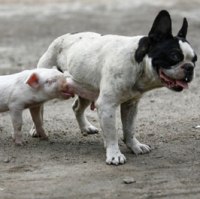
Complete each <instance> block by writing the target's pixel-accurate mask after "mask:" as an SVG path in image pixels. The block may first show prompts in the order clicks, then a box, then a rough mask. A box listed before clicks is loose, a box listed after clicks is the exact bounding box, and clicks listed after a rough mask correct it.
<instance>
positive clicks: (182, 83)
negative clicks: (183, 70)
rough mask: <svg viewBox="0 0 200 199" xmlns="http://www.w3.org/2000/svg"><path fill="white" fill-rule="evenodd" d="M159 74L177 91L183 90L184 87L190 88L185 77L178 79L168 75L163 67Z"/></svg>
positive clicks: (163, 81)
mask: <svg viewBox="0 0 200 199" xmlns="http://www.w3.org/2000/svg"><path fill="white" fill-rule="evenodd" d="M159 76H160V79H161V81H162V83H163V84H164V86H166V87H167V88H170V89H173V90H175V91H182V90H183V89H186V88H188V83H187V82H186V80H185V79H182V80H178V79H172V78H170V77H168V76H167V75H166V74H165V73H164V72H163V71H162V70H161V69H160V70H159Z"/></svg>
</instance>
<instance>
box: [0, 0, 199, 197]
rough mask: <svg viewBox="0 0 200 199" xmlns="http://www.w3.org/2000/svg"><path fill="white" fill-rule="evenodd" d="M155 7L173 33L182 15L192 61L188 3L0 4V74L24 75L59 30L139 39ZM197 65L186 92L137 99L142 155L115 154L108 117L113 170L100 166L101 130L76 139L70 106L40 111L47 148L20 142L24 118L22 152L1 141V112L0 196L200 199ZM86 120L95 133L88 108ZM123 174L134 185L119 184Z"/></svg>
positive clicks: (4, 124) (194, 29) (7, 126)
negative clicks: (117, 157)
mask: <svg viewBox="0 0 200 199" xmlns="http://www.w3.org/2000/svg"><path fill="white" fill-rule="evenodd" d="M24 2H25V3H24ZM55 2H56V3H55ZM161 9H167V10H168V11H169V12H170V13H171V15H172V19H173V32H174V34H176V33H177V32H178V30H179V28H180V26H181V23H182V18H183V17H187V18H188V21H189V32H188V40H189V41H190V43H191V44H192V46H193V47H194V49H195V50H196V52H197V55H198V54H199V49H200V39H199V31H200V1H198V0H196V1H195V0H190V1H184V0H168V1H164V0H158V1H148V0H134V1H133V0H123V1H122V0H121V1H120V0H102V1H98V0H83V1H81V0H79V1H72V0H71V1H50V0H37V1H34V0H27V1H25V0H24V1H23V0H21V1H17V0H11V1H7V0H0V61H1V63H0V74H1V75H2V74H10V73H13V72H17V71H21V70H24V69H27V68H34V67H35V66H36V64H37V61H38V59H39V58H40V57H41V55H42V54H43V52H44V51H45V50H46V49H47V47H48V45H49V44H50V43H51V41H52V40H53V39H54V38H56V37H57V36H60V35H62V34H65V33H67V32H79V31H96V32H100V33H102V34H108V33H109V34H122V35H143V34H147V33H148V31H149V29H150V27H151V25H152V21H153V19H154V17H155V15H156V14H157V13H158V12H159V11H160V10H161ZM198 65H199V61H198V62H197V67H196V78H195V79H194V81H193V82H192V83H191V84H190V89H188V90H185V91H183V92H182V93H175V92H172V91H170V90H167V89H166V88H162V89H158V90H154V91H151V92H149V93H147V94H146V95H145V96H144V98H143V99H142V100H141V102H140V105H139V112H138V117H137V123H136V131H137V135H138V138H139V140H140V141H142V142H144V143H147V144H150V145H151V146H152V148H153V150H152V152H151V153H149V154H146V155H141V156H136V155H134V154H132V153H131V152H130V151H129V150H128V149H127V148H126V147H125V145H124V144H123V142H122V141H121V138H122V128H121V122H120V119H119V114H118V120H117V123H118V132H119V139H120V147H121V150H122V152H123V153H124V154H125V156H126V157H127V163H126V164H125V165H121V166H117V167H116V166H108V165H106V163H105V150H104V148H103V141H102V136H101V134H102V132H101V130H100V133H99V134H97V135H91V136H87V137H84V136H82V135H81V133H80V131H79V129H78V125H77V122H76V120H75V117H74V114H73V112H72V109H71V104H72V102H73V100H68V101H58V100H53V101H51V102H48V103H47V104H46V106H45V129H46V131H47V132H48V134H49V141H39V140H38V139H36V138H31V137H30V136H29V134H28V132H29V129H30V128H31V125H32V122H31V118H30V115H29V112H28V111H27V110H26V111H24V126H23V135H24V140H25V141H26V144H25V145H24V146H22V147H16V146H14V144H13V143H12V141H11V131H12V126H11V121H10V117H9V115H8V113H2V114H0V134H1V135H0V199H12V198H13V199H62V198H63V199H64V198H67V199H68V198H69V199H79V198H81V199H82V198H91V199H92V198H94V199H100V198H107V199H113V198H121V199H130V198H136V199H143V198H145V199H147V198H148V199H150V198H173V199H174V198H181V199H184V198H200V128H195V127H196V126H197V125H200V89H199V85H200V70H199V66H198ZM87 115H88V117H89V119H90V121H91V122H92V123H93V124H94V125H96V126H97V127H99V123H98V118H97V114H96V112H95V111H91V110H89V109H88V111H87ZM127 177H132V178H133V179H134V182H133V183H131V184H125V183H124V182H123V180H124V179H125V178H127Z"/></svg>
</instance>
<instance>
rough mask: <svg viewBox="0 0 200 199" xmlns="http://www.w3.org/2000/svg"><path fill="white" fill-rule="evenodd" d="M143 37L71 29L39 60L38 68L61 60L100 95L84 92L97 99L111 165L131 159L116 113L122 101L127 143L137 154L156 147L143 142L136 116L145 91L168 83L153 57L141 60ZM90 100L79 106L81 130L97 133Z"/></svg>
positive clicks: (79, 81)
mask: <svg viewBox="0 0 200 199" xmlns="http://www.w3.org/2000/svg"><path fill="white" fill-rule="evenodd" d="M140 38H141V36H137V37H125V36H116V35H106V36H101V35H100V34H97V33H90V32H88V33H79V34H74V35H73V34H72V35H71V34H67V35H64V36H61V37H59V38H57V39H56V40H55V41H54V42H53V43H52V44H51V45H50V47H49V49H48V50H47V52H46V53H45V54H44V55H43V56H42V57H41V59H40V61H39V63H38V67H49V66H53V65H57V66H59V67H61V68H62V69H63V70H67V71H68V72H69V73H70V74H71V76H72V78H73V81H74V82H76V84H78V85H79V86H80V88H81V87H82V88H84V89H86V90H88V92H90V93H91V92H93V93H94V97H91V96H90V95H87V94H85V96H82V97H84V98H85V99H87V100H90V101H96V103H95V106H96V107H97V110H98V115H99V118H100V123H101V127H102V130H103V132H104V141H105V147H106V149H107V159H106V162H107V163H108V164H111V163H112V164H120V163H124V162H125V161H126V159H125V156H124V155H123V154H122V153H121V152H120V150H119V146H118V138H117V132H116V127H115V122H116V121H115V114H116V109H117V107H118V106H119V105H121V115H122V123H123V132H124V141H125V143H126V144H127V146H128V147H129V148H130V149H131V150H132V151H133V152H134V153H136V154H139V153H147V152H149V151H150V147H149V146H148V145H145V144H141V143H140V142H139V141H138V140H137V139H136V138H135V135H134V130H133V128H134V125H133V123H134V117H135V115H136V112H137V104H138V101H139V99H140V98H141V96H142V94H143V93H144V92H145V91H147V90H150V89H152V88H154V87H161V86H162V84H161V82H160V80H159V79H158V77H157V75H155V71H154V70H152V66H151V60H150V58H148V57H147V56H146V57H145V59H144V61H143V63H141V64H138V63H137V62H136V61H135V58H134V55H135V51H136V49H137V47H138V42H139V40H140ZM68 83H69V81H68ZM72 85H73V83H72ZM95 96H96V97H95ZM80 97H81V94H80ZM85 99H82V98H79V99H78V100H76V101H75V103H74V105H73V108H74V111H75V114H76V117H77V121H78V123H79V126H80V129H81V131H83V132H84V131H86V132H89V131H94V132H95V131H96V128H95V127H93V126H92V125H91V124H90V123H89V122H88V121H87V119H86V118H85V115H84V110H85V108H86V107H87V106H88V105H89V101H87V100H85ZM91 133H92V132H91Z"/></svg>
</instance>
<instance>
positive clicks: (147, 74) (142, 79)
mask: <svg viewBox="0 0 200 199" xmlns="http://www.w3.org/2000/svg"><path fill="white" fill-rule="evenodd" d="M140 67H141V68H142V70H141V74H140V76H139V78H138V80H137V81H136V83H135V85H134V90H138V91H140V92H141V93H144V92H146V91H149V90H152V89H155V88H160V87H163V85H162V83H161V81H160V79H159V77H158V75H157V74H156V73H157V72H156V71H155V69H154V68H153V67H152V63H151V58H149V57H148V55H146V56H145V57H144V59H143V61H142V62H141V63H140Z"/></svg>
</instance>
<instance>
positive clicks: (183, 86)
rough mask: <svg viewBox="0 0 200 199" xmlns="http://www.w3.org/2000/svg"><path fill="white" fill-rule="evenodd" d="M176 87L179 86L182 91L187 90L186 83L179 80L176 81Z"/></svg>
mask: <svg viewBox="0 0 200 199" xmlns="http://www.w3.org/2000/svg"><path fill="white" fill-rule="evenodd" d="M176 85H178V86H181V87H182V88H184V89H186V88H188V83H187V82H184V81H181V80H176Z"/></svg>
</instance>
